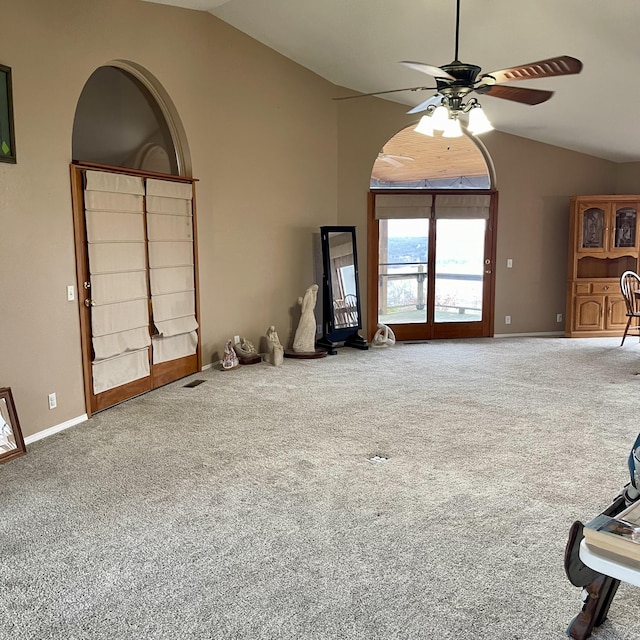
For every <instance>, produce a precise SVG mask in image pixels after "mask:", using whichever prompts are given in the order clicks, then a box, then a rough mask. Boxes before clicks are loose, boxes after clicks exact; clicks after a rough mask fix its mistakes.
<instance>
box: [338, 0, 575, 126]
mask: <svg viewBox="0 0 640 640" xmlns="http://www.w3.org/2000/svg"><path fill="white" fill-rule="evenodd" d="M459 36H460V0H456V39H455V54H454V60H453V62H450V63H449V64H445V65H442V66H441V67H436V66H434V65H431V64H425V63H423V62H412V61H409V60H403V61H402V62H400V64H403V65H405V66H407V67H409V68H411V69H415V70H416V71H420V72H422V73H425V74H427V75H429V76H431V77H433V78H435V81H436V86H435V87H407V88H404V89H391V90H389V91H376V92H373V93H365V94H358V95H355V96H343V97H342V98H336V100H344V99H348V98H359V97H365V96H377V95H382V94H387V93H396V92H399V91H431V90H435V91H437V93H436V94H435V95H434V96H431V97H430V98H428V99H427V100H425V101H424V102H421V103H420V104H419V105H417V106H415V107H413V109H410V110H409V111H408V112H407V113H419V112H421V111H426V112H427V116H433V117H428V121H425V118H424V117H423V119H422V120H421V122H420V124H419V125H418V127H416V131H420V132H421V133H427V134H428V135H433V130H434V129H435V130H444V133H443V135H445V136H447V135H449V136H450V137H455V136H457V135H462V130H461V129H460V123H459V122H458V116H459V115H460V114H462V113H469V130H470V131H471V133H476V134H477V133H483V132H484V131H489V130H491V129H493V127H492V126H491V124H490V123H489V121H488V119H487V117H486V116H485V115H484V113H483V112H482V109H481V108H480V103H479V102H478V100H477V99H476V98H470V99H469V100H468V101H467V102H466V103H465V102H464V100H465V99H466V98H467V96H468V95H469V94H470V93H472V92H476V93H478V94H480V95H488V96H491V97H494V98H502V99H504V100H511V101H513V102H520V103H522V104H529V105H536V104H540V103H542V102H545V101H546V100H548V99H549V98H551V96H552V95H553V91H546V90H543V89H529V88H526V87H511V86H504V85H503V84H502V83H505V82H515V81H518V80H537V79H539V78H550V77H552V76H565V75H571V74H575V73H580V71H581V70H582V62H580V60H578V59H576V58H572V57H571V56H556V57H555V58H548V59H546V60H539V61H538V62H529V63H526V64H522V65H518V66H516V67H509V68H507V69H499V70H497V71H491V72H489V73H482V74H481V71H482V69H481V68H480V67H479V66H478V65H475V64H468V63H466V62H460V60H459V59H458V44H459ZM436 105H439V106H437V108H436ZM441 107H442V109H441ZM423 121H425V122H423Z"/></svg>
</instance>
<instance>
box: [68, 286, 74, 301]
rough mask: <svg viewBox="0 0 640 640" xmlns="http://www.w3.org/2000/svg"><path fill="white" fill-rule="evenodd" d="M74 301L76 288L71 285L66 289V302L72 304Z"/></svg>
mask: <svg viewBox="0 0 640 640" xmlns="http://www.w3.org/2000/svg"><path fill="white" fill-rule="evenodd" d="M75 299H76V288H75V287H74V286H73V285H72V284H70V285H69V286H68V287H67V300H68V301H69V302H73V300H75Z"/></svg>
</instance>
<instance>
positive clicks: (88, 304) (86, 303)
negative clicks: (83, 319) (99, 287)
mask: <svg viewBox="0 0 640 640" xmlns="http://www.w3.org/2000/svg"><path fill="white" fill-rule="evenodd" d="M84 306H85V307H87V308H88V307H95V306H96V301H95V300H89V298H87V299H86V300H85V301H84Z"/></svg>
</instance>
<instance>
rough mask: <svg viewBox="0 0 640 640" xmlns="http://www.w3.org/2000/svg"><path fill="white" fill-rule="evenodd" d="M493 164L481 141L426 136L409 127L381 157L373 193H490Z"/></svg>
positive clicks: (373, 177) (388, 144)
mask: <svg viewBox="0 0 640 640" xmlns="http://www.w3.org/2000/svg"><path fill="white" fill-rule="evenodd" d="M493 184H494V180H493V171H492V169H491V162H490V159H489V156H488V154H487V153H486V150H485V149H484V148H483V147H482V146H481V145H480V143H479V141H478V140H477V139H475V138H472V137H470V136H467V135H463V136H460V137H458V138H445V137H443V136H433V137H431V136H425V135H424V134H422V133H418V132H417V131H415V130H414V125H411V126H409V127H406V128H404V129H402V130H401V131H399V132H398V133H397V134H395V135H394V136H393V137H392V138H390V139H389V140H388V141H387V142H386V143H385V145H384V146H383V147H382V149H381V150H380V152H379V153H378V157H377V158H376V160H375V162H374V164H373V169H372V171H371V188H372V189H393V188H398V189H491V188H492V186H493Z"/></svg>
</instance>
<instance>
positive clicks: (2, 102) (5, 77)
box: [0, 64, 16, 163]
mask: <svg viewBox="0 0 640 640" xmlns="http://www.w3.org/2000/svg"><path fill="white" fill-rule="evenodd" d="M15 161H16V143H15V137H14V132H13V94H12V91H11V69H10V67H5V66H4V65H3V64H0V162H13V163H15Z"/></svg>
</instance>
